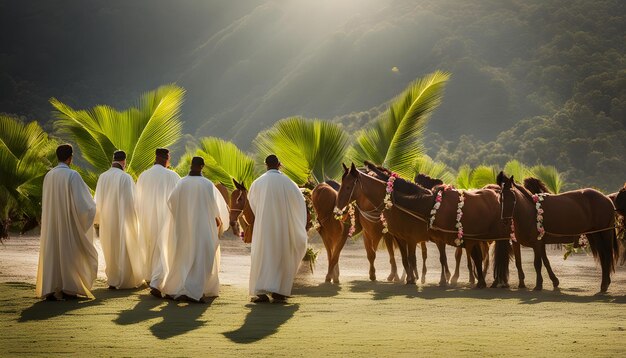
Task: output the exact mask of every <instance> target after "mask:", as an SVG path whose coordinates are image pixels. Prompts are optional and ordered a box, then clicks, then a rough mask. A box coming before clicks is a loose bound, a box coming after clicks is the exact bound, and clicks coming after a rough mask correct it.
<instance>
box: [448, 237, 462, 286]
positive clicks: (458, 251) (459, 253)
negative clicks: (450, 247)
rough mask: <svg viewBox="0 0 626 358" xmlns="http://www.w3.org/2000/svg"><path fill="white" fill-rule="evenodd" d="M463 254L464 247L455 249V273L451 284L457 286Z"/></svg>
mask: <svg viewBox="0 0 626 358" xmlns="http://www.w3.org/2000/svg"><path fill="white" fill-rule="evenodd" d="M462 256H463V249H462V248H460V247H457V248H456V249H455V250H454V261H455V262H456V265H455V266H454V275H452V277H451V278H450V284H451V285H453V286H455V285H456V283H457V281H458V280H459V267H460V266H461V257H462Z"/></svg>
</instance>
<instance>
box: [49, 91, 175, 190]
mask: <svg viewBox="0 0 626 358" xmlns="http://www.w3.org/2000/svg"><path fill="white" fill-rule="evenodd" d="M184 95H185V90H184V89H182V88H180V87H178V86H175V85H166V86H162V87H159V88H158V89H156V90H155V91H151V92H148V93H146V94H144V95H143V96H142V97H141V98H140V100H139V102H138V104H137V106H136V108H135V107H133V108H130V109H128V110H125V111H123V112H120V111H117V110H115V109H114V108H111V107H109V106H96V107H94V108H92V109H91V110H74V109H72V108H70V107H69V106H68V105H66V104H64V103H62V102H60V101H59V100H57V99H55V98H52V99H51V100H50V103H51V104H52V106H53V107H54V108H55V116H56V118H57V122H56V123H55V126H56V128H57V130H58V131H59V133H60V134H62V135H65V136H67V137H69V138H70V139H71V140H72V141H73V142H74V143H76V144H77V145H78V147H79V149H80V152H81V154H82V156H83V157H84V158H85V160H86V161H87V162H88V163H89V164H90V165H91V166H92V168H93V172H95V174H100V173H102V172H104V171H106V170H107V169H108V168H109V167H110V166H111V157H112V155H113V152H114V151H115V150H118V149H120V150H124V151H125V152H126V155H127V159H126V162H127V165H126V170H127V171H128V173H129V174H131V175H133V176H134V177H137V176H138V175H139V174H141V172H143V171H144V170H146V169H148V168H149V167H150V166H151V165H152V164H153V163H154V149H155V148H158V147H168V146H171V145H173V144H175V143H176V142H177V141H178V140H179V139H180V137H181V130H182V123H181V121H180V107H181V105H182V102H183V99H184ZM92 189H93V187H92Z"/></svg>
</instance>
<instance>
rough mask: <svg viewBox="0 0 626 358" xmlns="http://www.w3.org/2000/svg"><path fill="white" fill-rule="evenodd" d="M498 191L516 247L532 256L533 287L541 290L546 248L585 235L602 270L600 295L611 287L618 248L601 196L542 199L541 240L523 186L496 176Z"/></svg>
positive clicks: (589, 192)
mask: <svg viewBox="0 0 626 358" xmlns="http://www.w3.org/2000/svg"><path fill="white" fill-rule="evenodd" d="M497 180H498V185H500V187H501V188H502V191H501V194H500V195H501V205H502V207H501V208H502V209H501V210H502V212H503V213H505V216H509V215H510V217H512V218H513V219H514V222H515V236H516V238H517V240H518V241H519V242H520V244H522V245H524V246H528V247H532V248H533V250H534V252H535V260H534V265H535V271H536V273H537V284H536V286H535V290H541V289H542V285H543V278H542V276H541V263H542V258H543V256H544V255H545V245H546V244H559V243H561V244H565V243H574V242H578V240H579V237H580V236H581V235H583V234H584V235H586V236H587V239H588V241H589V245H590V247H591V252H592V253H593V256H594V257H595V258H596V259H599V261H600V265H601V267H602V283H601V285H600V291H601V292H606V291H607V289H608V287H609V285H610V283H611V273H612V272H613V271H614V270H615V263H616V261H617V254H618V247H617V238H616V235H615V230H614V225H615V215H614V209H613V203H612V202H611V200H610V199H609V198H608V197H606V196H605V195H604V194H602V193H600V192H599V191H597V190H594V189H581V190H575V191H569V192H565V193H562V194H558V195H546V196H544V199H543V201H541V202H540V203H541V204H540V206H541V209H542V210H543V213H544V214H543V228H544V229H545V234H544V236H543V237H542V238H541V239H539V238H538V236H539V224H538V222H537V207H536V206H537V204H536V203H535V201H534V198H533V195H532V194H531V193H530V192H529V191H528V190H527V189H526V188H524V187H523V186H520V185H518V184H517V183H515V180H514V179H513V177H510V178H509V177H507V176H506V175H504V173H503V172H500V174H498V177H497Z"/></svg>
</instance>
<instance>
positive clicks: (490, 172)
mask: <svg viewBox="0 0 626 358" xmlns="http://www.w3.org/2000/svg"><path fill="white" fill-rule="evenodd" d="M497 175H498V169H496V168H495V167H491V166H486V165H479V166H478V167H476V168H475V169H474V170H473V171H472V185H471V188H472V189H480V188H482V187H484V186H485V185H489V184H496V177H497Z"/></svg>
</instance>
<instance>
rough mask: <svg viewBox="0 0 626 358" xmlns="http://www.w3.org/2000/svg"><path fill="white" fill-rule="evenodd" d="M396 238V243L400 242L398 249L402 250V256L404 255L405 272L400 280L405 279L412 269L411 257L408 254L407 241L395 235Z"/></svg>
mask: <svg viewBox="0 0 626 358" xmlns="http://www.w3.org/2000/svg"><path fill="white" fill-rule="evenodd" d="M394 239H395V240H396V244H398V249H399V250H400V256H401V257H402V266H403V267H404V273H403V274H402V278H400V281H404V279H405V277H406V275H407V274H406V273H407V272H409V270H410V267H409V259H408V254H407V244H406V242H404V241H403V240H399V239H398V238H397V237H395V236H394Z"/></svg>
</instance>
